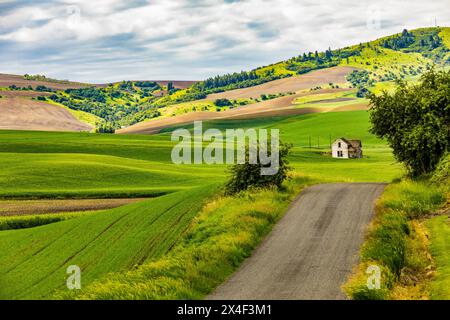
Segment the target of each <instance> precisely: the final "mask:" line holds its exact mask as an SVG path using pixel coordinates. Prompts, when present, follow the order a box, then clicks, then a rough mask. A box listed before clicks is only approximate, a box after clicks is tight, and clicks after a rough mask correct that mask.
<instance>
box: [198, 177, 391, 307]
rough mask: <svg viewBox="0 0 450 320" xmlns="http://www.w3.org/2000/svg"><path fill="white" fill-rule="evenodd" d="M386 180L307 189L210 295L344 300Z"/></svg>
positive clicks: (233, 297) (215, 296) (217, 297)
mask: <svg viewBox="0 0 450 320" xmlns="http://www.w3.org/2000/svg"><path fill="white" fill-rule="evenodd" d="M383 189H384V185H383V184H367V183H364V184H357V183H352V184H324V185H317V186H313V187H310V188H307V189H306V190H304V191H303V192H302V193H301V195H300V196H299V197H298V198H297V199H296V200H295V201H294V202H293V203H292V205H291V207H290V209H289V210H288V212H287V213H286V215H285V216H284V217H283V218H282V219H281V220H280V222H279V223H278V224H277V225H276V226H275V228H274V229H273V231H272V232H271V233H270V234H269V235H268V237H267V238H266V239H265V240H264V242H263V243H262V244H261V246H260V247H259V248H257V249H256V250H255V252H254V253H253V255H252V256H251V257H250V258H248V259H247V260H246V261H245V262H244V263H243V265H242V266H241V268H240V269H239V270H238V271H237V272H236V273H235V274H234V275H232V276H231V278H230V279H228V281H226V282H225V283H224V284H222V285H221V286H219V287H218V288H217V289H216V291H215V292H214V293H213V294H211V295H210V296H209V297H207V298H208V299H345V296H344V294H343V293H342V292H341V288H340V287H341V285H342V284H343V283H344V282H345V280H346V278H347V276H348V275H349V272H350V271H351V269H352V267H353V265H354V264H355V263H357V261H358V257H357V255H358V251H359V248H360V246H361V244H362V241H363V234H364V230H365V228H366V226H367V224H368V223H369V221H370V219H371V217H372V215H373V212H374V201H375V200H376V199H377V198H378V197H379V196H380V195H381V193H382V191H383Z"/></svg>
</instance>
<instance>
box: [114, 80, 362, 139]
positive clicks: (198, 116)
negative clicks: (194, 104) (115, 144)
mask: <svg viewBox="0 0 450 320" xmlns="http://www.w3.org/2000/svg"><path fill="white" fill-rule="evenodd" d="M350 90H352V89H323V90H317V91H314V92H312V93H311V92H305V93H298V94H294V95H289V96H284V97H280V98H276V99H273V100H267V101H263V102H259V103H254V104H250V105H247V106H242V107H238V108H234V109H230V110H226V111H223V112H207V111H201V112H190V113H186V114H183V115H179V116H175V117H170V118H163V119H156V120H151V121H146V122H141V123H138V124H135V125H133V126H131V127H128V128H124V129H121V130H118V131H117V133H120V134H156V133H158V132H160V131H161V130H162V129H165V128H169V127H173V126H176V125H183V124H188V123H192V122H193V121H207V120H219V119H220V120H226V119H229V120H231V119H235V120H236V119H254V118H263V117H273V116H291V115H300V114H307V113H319V112H330V111H351V110H361V108H362V106H359V105H350V106H344V107H338V108H336V107H330V108H327V107H317V108H314V107H311V108H297V107H296V106H295V105H293V103H292V102H293V101H294V100H295V99H297V98H299V97H302V96H306V95H311V94H322V93H331V92H340V91H350ZM337 109H339V110H337Z"/></svg>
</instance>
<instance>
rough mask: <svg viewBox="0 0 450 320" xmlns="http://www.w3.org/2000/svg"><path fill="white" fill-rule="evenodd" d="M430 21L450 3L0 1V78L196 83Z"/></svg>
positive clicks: (447, 12) (445, 16)
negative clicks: (32, 76)
mask: <svg viewBox="0 0 450 320" xmlns="http://www.w3.org/2000/svg"><path fill="white" fill-rule="evenodd" d="M436 22H437V25H440V26H450V5H449V0H433V1H423V0H408V1H403V0H400V1H399V0H397V1H391V0H378V1H373V0H335V1H326V0H147V1H146V0H128V1H119V0H70V1H66V0H43V1H28V0H16V1H10V0H0V73H11V74H25V73H28V74H45V75H46V76H49V77H52V78H58V79H70V80H74V81H82V82H91V83H105V82H113V81H121V80H202V79H205V78H207V77H210V76H214V75H217V74H224V73H229V72H237V71H241V70H251V69H253V68H256V67H259V66H264V65H268V64H271V63H274V62H277V61H281V60H284V59H288V58H290V57H293V56H297V55H299V54H301V53H303V52H309V51H315V50H318V51H321V50H325V49H327V48H328V47H331V48H340V47H344V46H347V45H353V44H357V43H360V42H365V41H369V40H374V39H376V38H378V37H381V36H385V35H390V34H393V33H397V32H400V31H402V30H403V29H404V28H407V29H414V28H418V27H426V26H434V25H435V23H436Z"/></svg>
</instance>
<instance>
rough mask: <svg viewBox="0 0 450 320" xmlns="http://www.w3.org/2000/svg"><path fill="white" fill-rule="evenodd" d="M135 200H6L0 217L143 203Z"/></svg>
mask: <svg viewBox="0 0 450 320" xmlns="http://www.w3.org/2000/svg"><path fill="white" fill-rule="evenodd" d="M142 200H144V198H133V199H77V200H5V201H0V216H18V215H32V214H46V213H63V212H78V211H93V210H103V209H111V208H117V207H120V206H123V205H126V204H129V203H134V202H137V201H142Z"/></svg>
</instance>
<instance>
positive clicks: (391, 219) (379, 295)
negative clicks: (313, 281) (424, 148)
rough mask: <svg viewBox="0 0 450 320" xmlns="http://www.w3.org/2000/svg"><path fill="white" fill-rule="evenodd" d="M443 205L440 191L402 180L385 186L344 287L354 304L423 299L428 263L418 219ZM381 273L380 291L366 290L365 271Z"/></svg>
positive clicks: (426, 290)
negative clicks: (372, 269)
mask: <svg viewBox="0 0 450 320" xmlns="http://www.w3.org/2000/svg"><path fill="white" fill-rule="evenodd" d="M445 200H446V194H445V191H444V189H443V188H442V187H440V186H436V185H433V184H431V183H429V182H428V181H425V180H424V181H413V180H404V181H401V182H398V183H393V184H391V185H389V186H388V187H386V190H385V192H384V193H383V195H382V197H381V198H380V199H379V201H378V202H377V207H376V216H375V218H374V220H373V221H372V223H371V225H370V227H369V229H368V231H367V235H366V240H365V243H364V245H363V247H362V249H361V253H360V258H361V262H360V264H359V265H358V266H357V267H356V268H355V270H354V272H353V274H352V276H351V277H350V278H349V280H348V281H347V283H346V284H345V285H344V286H343V289H344V291H345V292H346V294H347V295H348V296H349V297H350V298H352V299H356V300H366V299H427V298H428V293H427V292H428V286H429V282H430V273H429V271H430V269H431V268H432V261H431V258H430V257H429V255H428V242H427V241H428V240H427V236H426V230H425V229H424V228H423V223H422V220H420V219H422V218H424V217H425V216H426V215H427V214H429V213H432V212H434V211H435V210H437V209H439V208H440V207H441V206H442V205H443V204H444V203H445ZM369 265H375V266H378V267H380V269H381V288H380V289H379V290H371V289H369V288H368V286H367V279H368V275H367V274H366V270H367V267H368V266H369Z"/></svg>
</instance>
